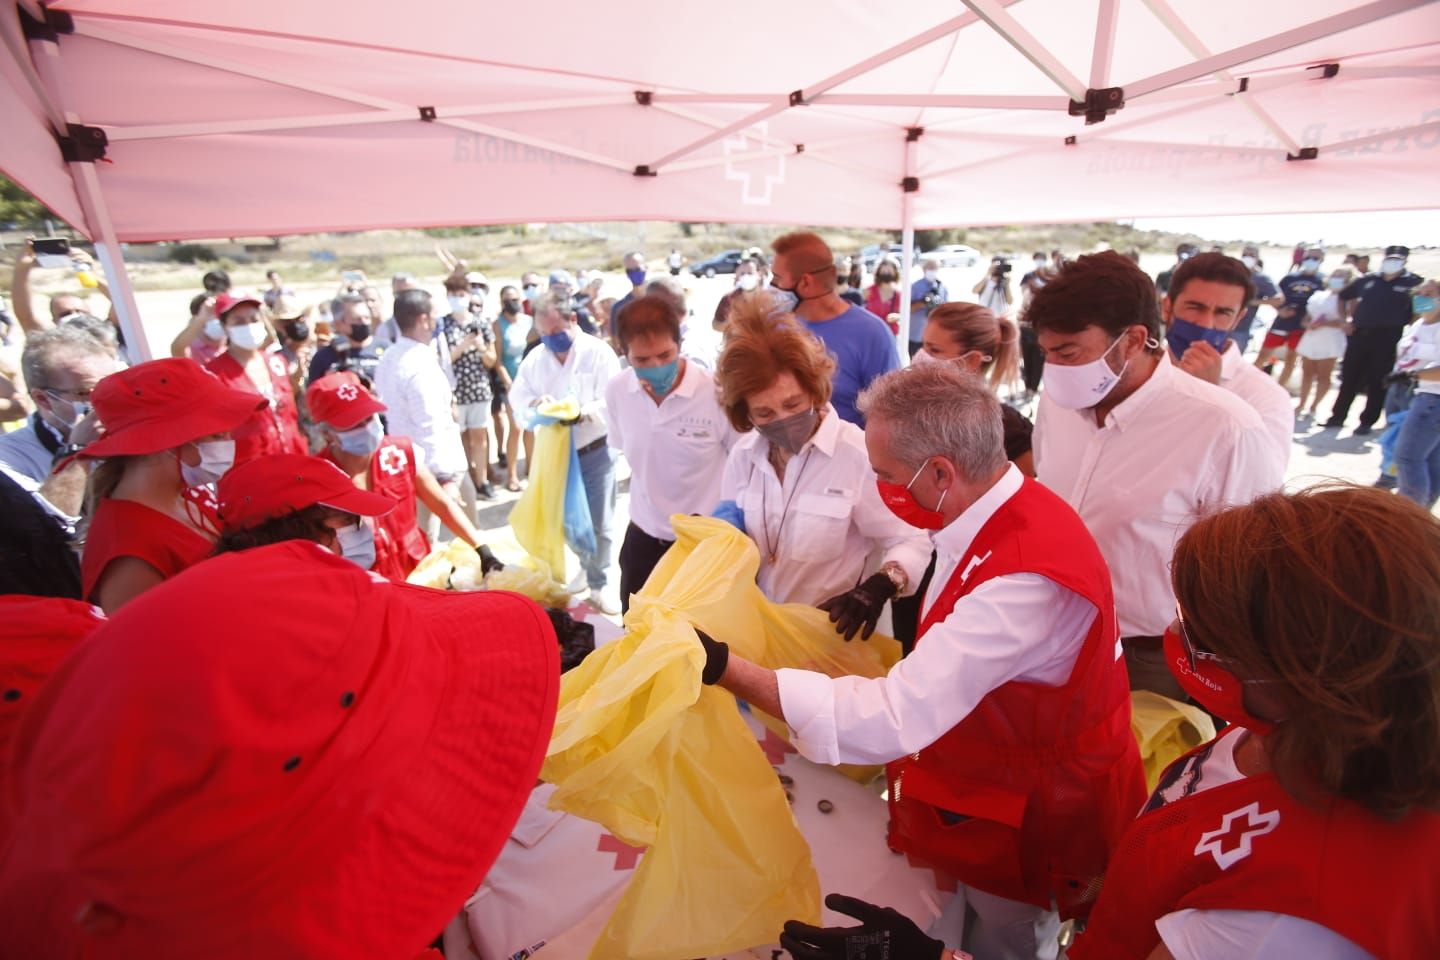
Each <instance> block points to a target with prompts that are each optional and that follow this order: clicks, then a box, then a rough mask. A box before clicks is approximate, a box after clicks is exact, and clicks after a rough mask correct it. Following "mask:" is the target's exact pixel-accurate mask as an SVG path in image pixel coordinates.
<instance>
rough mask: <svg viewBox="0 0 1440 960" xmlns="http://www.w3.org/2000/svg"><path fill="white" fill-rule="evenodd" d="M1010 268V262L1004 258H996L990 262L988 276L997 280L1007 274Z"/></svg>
mask: <svg viewBox="0 0 1440 960" xmlns="http://www.w3.org/2000/svg"><path fill="white" fill-rule="evenodd" d="M1010 268H1011V263H1010V261H1009V260H1007V259H1005V258H1004V257H996V258H995V259H994V260H991V261H990V275H991V276H993V277H994V278H995V279H997V280H998V279H1000V278H1001V277H1003V276H1005V275H1006V274H1007V273H1009V272H1010Z"/></svg>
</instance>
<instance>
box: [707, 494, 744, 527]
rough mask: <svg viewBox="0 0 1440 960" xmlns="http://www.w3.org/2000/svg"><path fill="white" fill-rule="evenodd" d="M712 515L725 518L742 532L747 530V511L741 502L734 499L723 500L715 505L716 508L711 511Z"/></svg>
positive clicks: (721, 518) (720, 518)
mask: <svg viewBox="0 0 1440 960" xmlns="http://www.w3.org/2000/svg"><path fill="white" fill-rule="evenodd" d="M710 516H712V517H714V518H715V519H717V520H724V521H725V522H726V523H728V524H730V525H731V526H732V527H735V528H736V529H737V530H739V531H740V532H741V533H744V532H745V511H744V510H742V509H740V504H738V503H736V502H735V501H734V500H721V501H720V502H719V503H718V504H716V505H715V509H714V510H712V511H710Z"/></svg>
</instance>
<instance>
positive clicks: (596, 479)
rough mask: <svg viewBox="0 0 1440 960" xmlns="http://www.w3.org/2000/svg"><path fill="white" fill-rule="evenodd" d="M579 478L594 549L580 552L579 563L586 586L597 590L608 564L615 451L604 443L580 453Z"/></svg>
mask: <svg viewBox="0 0 1440 960" xmlns="http://www.w3.org/2000/svg"><path fill="white" fill-rule="evenodd" d="M580 479H581V481H582V482H583V483H584V484H585V501H586V502H587V503H588V504H589V505H590V523H591V524H593V525H594V527H595V552H594V553H581V554H580V565H581V566H582V567H584V568H585V581H586V583H587V584H588V585H589V587H590V589H592V590H600V589H602V588H603V587H604V586H605V581H606V576H605V570H606V568H607V567H609V566H610V551H611V547H612V543H611V539H610V526H611V524H612V523H614V518H615V454H614V453H613V452H612V451H611V450H610V447H609V446H608V445H607V444H604V443H602V444H600V446H598V447H596V448H595V449H594V450H590V451H588V452H586V453H582V454H580Z"/></svg>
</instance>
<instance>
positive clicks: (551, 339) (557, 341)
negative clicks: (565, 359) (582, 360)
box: [540, 330, 575, 353]
mask: <svg viewBox="0 0 1440 960" xmlns="http://www.w3.org/2000/svg"><path fill="white" fill-rule="evenodd" d="M540 342H541V343H543V344H545V346H546V347H547V348H548V349H549V350H550V352H551V353H569V352H570V348H571V347H573V346H574V345H575V338H574V337H572V336H570V332H569V331H568V330H561V331H560V332H559V333H547V334H545V335H544V336H542V337H541V338H540Z"/></svg>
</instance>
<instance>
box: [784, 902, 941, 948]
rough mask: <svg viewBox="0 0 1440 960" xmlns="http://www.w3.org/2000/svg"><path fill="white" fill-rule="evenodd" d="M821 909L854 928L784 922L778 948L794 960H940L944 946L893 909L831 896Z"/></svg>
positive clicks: (794, 921) (795, 921) (792, 921)
mask: <svg viewBox="0 0 1440 960" xmlns="http://www.w3.org/2000/svg"><path fill="white" fill-rule="evenodd" d="M825 906H827V907H829V908H830V909H831V910H834V911H836V912H838V913H843V914H845V915H846V916H848V917H854V918H855V919H856V920H859V921H860V926H858V927H812V926H810V925H809V924H808V923H801V922H800V921H799V920H787V921H786V922H785V930H784V932H783V933H781V934H780V946H782V947H784V948H785V949H786V950H788V951H790V956H792V957H794V958H795V960H940V958H941V957H942V956H943V955H944V953H945V944H943V943H941V942H940V941H939V940H932V939H931V938H930V937H927V936H925V934H924V933H922V932H921V931H920V928H919V927H917V926H916V925H915V924H914V922H913V921H911V920H910V918H909V917H907V916H905V915H904V914H902V913H900V912H899V911H898V910H896V909H894V908H893V907H877V906H875V904H873V903H866V902H865V901H864V900H856V899H855V898H854V897H847V896H845V895H844V894H840V893H832V894H830V895H829V896H828V897H826V898H825Z"/></svg>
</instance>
